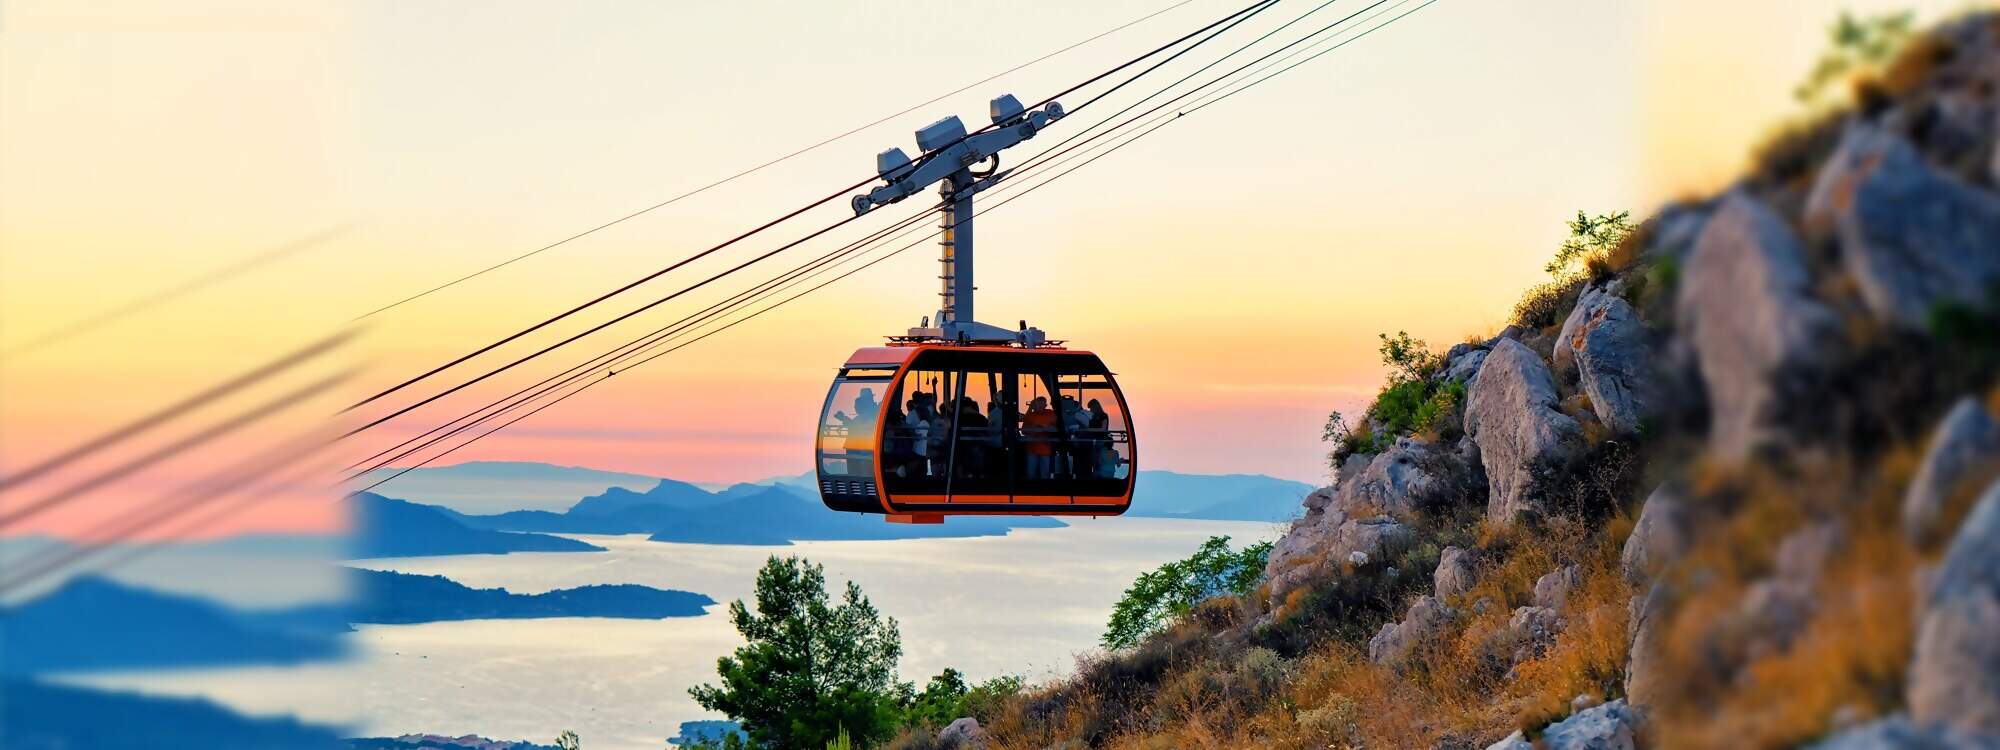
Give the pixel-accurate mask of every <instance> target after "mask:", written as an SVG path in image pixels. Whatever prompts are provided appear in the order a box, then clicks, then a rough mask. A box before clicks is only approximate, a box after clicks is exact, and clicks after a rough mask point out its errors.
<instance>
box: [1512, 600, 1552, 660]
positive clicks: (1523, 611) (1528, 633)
mask: <svg viewBox="0 0 2000 750" xmlns="http://www.w3.org/2000/svg"><path fill="white" fill-rule="evenodd" d="M1563 625H1564V622H1563V617H1562V613H1561V612H1559V611H1557V610H1555V609H1554V608H1551V607H1540V606H1534V607H1520V608H1517V609H1515V610H1514V616H1513V617H1510V618H1508V619H1507V629H1506V631H1505V632H1504V635H1505V636H1506V637H1508V638H1510V639H1512V642H1513V644H1514V653H1513V660H1514V663H1515V664H1520V663H1521V662H1524V661H1528V660H1530V659H1534V658H1536V657H1539V656H1541V655H1542V652H1543V651H1546V650H1548V648H1549V647H1550V646H1553V645H1555V642H1556V635H1558V634H1560V633H1562V629H1563Z"/></svg>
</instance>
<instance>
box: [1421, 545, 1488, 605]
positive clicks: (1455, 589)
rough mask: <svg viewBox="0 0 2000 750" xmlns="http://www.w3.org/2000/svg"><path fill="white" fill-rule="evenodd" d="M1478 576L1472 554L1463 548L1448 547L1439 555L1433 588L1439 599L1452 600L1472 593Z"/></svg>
mask: <svg viewBox="0 0 2000 750" xmlns="http://www.w3.org/2000/svg"><path fill="white" fill-rule="evenodd" d="M1478 576H1479V571H1478V568H1477V566H1475V565H1474V564H1473V558H1472V553H1471V552H1469V551H1467V550H1466V549H1465V548H1463V547H1446V548H1444V552H1443V553H1441V554H1439V555H1438V566H1437V573H1436V574H1434V575H1432V576H1431V583H1432V588H1433V589H1434V591H1435V592H1436V594H1437V597H1438V598H1440V599H1450V598H1452V597H1455V596H1459V595H1461V594H1464V593H1465V592H1467V591H1471V590H1472V586H1473V584H1475V583H1477V582H1478Z"/></svg>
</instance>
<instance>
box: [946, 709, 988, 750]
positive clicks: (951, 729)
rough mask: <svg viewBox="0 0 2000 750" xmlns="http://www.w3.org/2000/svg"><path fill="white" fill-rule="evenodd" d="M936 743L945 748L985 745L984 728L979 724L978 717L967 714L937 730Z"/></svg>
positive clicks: (972, 749) (960, 749)
mask: <svg viewBox="0 0 2000 750" xmlns="http://www.w3.org/2000/svg"><path fill="white" fill-rule="evenodd" d="M937 744H938V747H941V748H947V749H954V748H955V749H956V750H977V748H983V747H986V730H985V729H983V728H981V727H980V726H979V720H978V719H975V718H972V717H970V716H967V717H965V718H962V719H958V720H955V721H953V722H952V723H950V724H946V725H945V727H944V729H942V730H939V731H938V736H937Z"/></svg>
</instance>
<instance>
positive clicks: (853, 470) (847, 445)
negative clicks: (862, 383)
mask: <svg viewBox="0 0 2000 750" xmlns="http://www.w3.org/2000/svg"><path fill="white" fill-rule="evenodd" d="M881 413H882V405H881V404H878V403H876V402H875V389H873V388H863V389H861V392H860V393H859V394H856V395H855V397H854V416H851V417H850V416H848V415H847V412H844V411H836V412H834V413H833V418H834V420H835V421H838V422H840V426H841V427H842V428H843V429H844V430H846V432H847V439H846V440H845V441H843V442H842V445H841V447H842V448H843V449H844V450H843V451H842V452H843V453H844V454H845V457H846V460H847V471H846V472H844V473H845V474H847V475H848V476H854V477H860V476H869V477H872V476H874V474H875V419H876V417H879V416H881Z"/></svg>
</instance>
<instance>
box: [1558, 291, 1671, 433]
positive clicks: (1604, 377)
mask: <svg viewBox="0 0 2000 750" xmlns="http://www.w3.org/2000/svg"><path fill="white" fill-rule="evenodd" d="M1578 313H1580V315H1578ZM1571 317H1572V318H1573V319H1575V321H1576V328H1575V329H1574V330H1568V329H1567V324H1565V325H1566V327H1565V333H1564V334H1563V336H1562V337H1561V338H1559V339H1557V340H1556V346H1555V352H1556V356H1557V357H1564V356H1565V355H1567V357H1566V358H1567V359H1569V360H1571V362H1572V365H1573V366H1574V367H1575V368H1576V372H1577V382H1578V383H1579V384H1580V385H1582V387H1583V392H1584V393H1586V394H1589V395H1590V405H1591V410H1592V411H1594V412H1595V413H1596V414H1597V419H1598V421H1601V422H1603V423H1604V426H1606V427H1609V428H1611V431H1612V432H1614V433H1617V434H1620V435H1632V434H1637V433H1638V432H1639V429H1640V427H1641V426H1643V425H1644V424H1645V420H1646V418H1648V417H1650V416H1652V415H1653V406H1654V404H1655V403H1656V402H1657V400H1658V399H1657V397H1656V396H1655V395H1654V394H1655V392H1656V391H1655V389H1654V387H1653V382H1654V380H1655V373H1654V371H1653V349H1652V343H1651V341H1650V339H1651V336H1650V335H1649V334H1648V333H1647V332H1646V326H1645V324H1643V323H1640V322H1639V312H1638V311H1637V310H1634V309H1632V305H1631V304H1629V303H1627V302H1626V301H1625V300H1624V299H1623V298H1621V297H1619V296H1617V295H1616V294H1615V293H1612V292H1608V291H1603V292H1597V293H1596V294H1594V295H1591V296H1590V297H1589V299H1588V300H1586V301H1583V302H1578V303H1577V306H1576V309H1575V310H1574V311H1572V316H1571Z"/></svg>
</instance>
